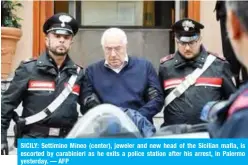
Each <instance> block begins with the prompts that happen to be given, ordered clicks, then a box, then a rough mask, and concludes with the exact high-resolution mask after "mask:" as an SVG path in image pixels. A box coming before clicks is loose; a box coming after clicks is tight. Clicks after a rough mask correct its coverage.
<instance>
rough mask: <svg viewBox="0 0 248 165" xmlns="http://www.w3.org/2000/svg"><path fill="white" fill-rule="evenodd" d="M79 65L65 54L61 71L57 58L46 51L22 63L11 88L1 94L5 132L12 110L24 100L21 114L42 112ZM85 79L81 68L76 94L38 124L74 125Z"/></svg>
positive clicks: (75, 89)
mask: <svg viewBox="0 0 248 165" xmlns="http://www.w3.org/2000/svg"><path fill="white" fill-rule="evenodd" d="M77 68H78V66H77V65H76V64H75V63H74V62H73V61H72V60H71V59H70V58H69V56H67V57H66V59H65V61H64V63H63V64H62V65H61V67H60V69H59V70H58V69H57V66H56V64H55V62H54V60H53V59H52V58H50V57H49V55H47V54H43V55H41V56H40V57H39V58H38V59H37V60H35V59H33V60H29V61H25V62H22V63H21V64H20V66H19V67H18V68H17V69H16V71H15V75H14V78H13V80H12V83H11V84H10V86H9V88H8V89H7V90H6V91H5V92H4V93H3V95H2V102H1V107H2V109H1V131H2V133H6V131H7V129H8V127H9V124H10V120H11V118H12V116H13V111H14V110H15V109H16V108H17V106H18V105H19V104H20V103H21V102H22V106H23V112H22V117H28V116H31V115H34V114H36V113H38V112H40V111H41V110H43V109H44V108H46V107H47V106H48V105H49V104H50V103H51V102H52V101H53V100H54V99H55V98H56V97H57V96H58V95H59V94H60V93H61V91H62V90H63V89H64V87H65V85H66V84H67V83H68V80H69V78H70V76H71V75H72V74H76V73H77ZM83 78H84V73H83V69H82V68H81V70H80V72H79V75H78V78H77V81H76V82H75V84H74V87H73V93H71V94H70V95H69V96H68V98H67V99H66V100H65V101H64V102H63V103H62V105H60V107H59V108H58V109H57V110H56V111H55V112H54V113H52V114H51V115H50V116H49V117H47V118H46V119H44V120H42V121H40V122H38V123H36V124H39V125H41V126H47V127H56V128H61V127H64V128H69V127H72V126H73V125H74V123H75V122H76V121H77V118H78V112H77V101H78V100H79V96H81V92H80V88H83V87H82V82H83ZM79 103H80V102H79ZM81 105H82V104H81ZM27 130H28V129H27Z"/></svg>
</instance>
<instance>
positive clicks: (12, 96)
mask: <svg viewBox="0 0 248 165" xmlns="http://www.w3.org/2000/svg"><path fill="white" fill-rule="evenodd" d="M29 75H30V74H29V73H28V71H27V69H26V67H25V66H24V64H23V63H21V64H20V66H19V67H18V68H17V69H16V71H15V75H14V78H13V80H12V83H11V84H10V86H9V88H8V89H7V90H6V91H5V92H4V93H3V95H2V102H1V107H2V108H1V133H2V134H6V133H7V130H8V128H9V124H10V120H11V119H12V117H13V111H14V110H15V109H16V108H17V106H18V105H19V104H20V102H21V101H22V98H23V97H24V94H25V91H26V89H27V85H28V81H29Z"/></svg>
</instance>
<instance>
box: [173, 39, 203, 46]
mask: <svg viewBox="0 0 248 165" xmlns="http://www.w3.org/2000/svg"><path fill="white" fill-rule="evenodd" d="M198 41H199V39H198V40H195V41H191V42H182V41H178V40H177V43H178V44H179V45H180V46H182V47H186V46H187V45H189V47H191V48H193V47H195V46H196V45H197V43H198Z"/></svg>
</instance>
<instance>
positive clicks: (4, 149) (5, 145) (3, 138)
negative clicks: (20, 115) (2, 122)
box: [1, 130, 9, 155]
mask: <svg viewBox="0 0 248 165" xmlns="http://www.w3.org/2000/svg"><path fill="white" fill-rule="evenodd" d="M1 155H9V147H8V141H7V132H6V131H3V130H2V133H1Z"/></svg>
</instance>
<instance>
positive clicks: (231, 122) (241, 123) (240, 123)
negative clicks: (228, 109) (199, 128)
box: [220, 108, 248, 138]
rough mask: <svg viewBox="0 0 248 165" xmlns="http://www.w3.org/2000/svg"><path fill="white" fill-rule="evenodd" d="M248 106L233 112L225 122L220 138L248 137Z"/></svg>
mask: <svg viewBox="0 0 248 165" xmlns="http://www.w3.org/2000/svg"><path fill="white" fill-rule="evenodd" d="M247 119H248V108H246V109H240V110H239V111H237V112H235V113H233V115H232V116H230V117H229V118H228V119H227V120H226V122H225V123H224V124H223V126H222V128H221V131H220V138H248V131H247V126H248V120H247Z"/></svg>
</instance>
